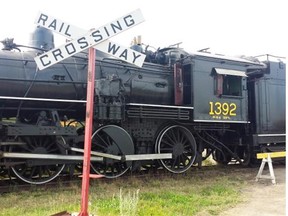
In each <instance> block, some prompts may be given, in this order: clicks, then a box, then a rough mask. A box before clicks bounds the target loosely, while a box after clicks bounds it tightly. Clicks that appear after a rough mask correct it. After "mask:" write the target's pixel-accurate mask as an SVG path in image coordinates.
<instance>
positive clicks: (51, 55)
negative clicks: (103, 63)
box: [34, 9, 145, 70]
mask: <svg viewBox="0 0 288 216" xmlns="http://www.w3.org/2000/svg"><path fill="white" fill-rule="evenodd" d="M143 21H144V18H143V15H142V13H141V11H140V9H138V10H135V11H133V12H131V13H129V14H127V15H125V16H122V17H120V18H118V19H116V20H114V21H112V22H110V23H107V24H106V25H103V26H101V27H99V28H98V29H92V30H90V31H88V32H87V31H85V30H83V29H81V28H78V27H76V26H73V25H70V24H68V23H66V22H63V21H61V20H60V19H56V18H53V17H52V16H49V15H47V14H45V13H39V14H38V16H37V18H36V20H35V24H37V25H39V26H42V27H44V28H47V29H50V30H52V31H53V32H56V33H59V34H61V35H63V36H66V37H68V38H71V39H72V40H71V41H69V42H67V43H66V44H64V45H62V46H60V47H58V48H54V49H52V50H50V51H48V52H45V53H43V54H42V55H39V56H37V57H35V59H34V60H35V62H36V64H37V66H38V68H39V70H43V69H45V68H47V67H50V66H51V65H54V64H56V63H58V62H60V61H62V60H64V59H66V58H68V57H70V56H72V55H75V54H76V53H79V52H81V51H83V50H86V49H88V48H89V47H92V46H95V45H96V46H95V48H96V49H98V50H100V51H102V52H105V53H107V54H110V55H112V56H114V57H116V58H119V59H121V60H123V61H126V62H129V63H132V64H134V65H136V66H139V67H141V66H142V64H143V62H144V60H145V55H144V54H142V53H139V52H137V51H135V50H132V49H129V48H127V47H124V46H121V45H118V44H116V43H114V42H111V41H109V40H107V39H109V38H111V37H113V36H115V35H117V34H119V33H121V32H122V31H125V30H127V29H130V28H132V27H134V26H136V25H138V24H139V23H141V22H143Z"/></svg>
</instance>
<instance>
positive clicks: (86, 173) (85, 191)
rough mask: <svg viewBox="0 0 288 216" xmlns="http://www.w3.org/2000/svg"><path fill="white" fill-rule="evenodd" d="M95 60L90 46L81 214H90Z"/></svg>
mask: <svg viewBox="0 0 288 216" xmlns="http://www.w3.org/2000/svg"><path fill="white" fill-rule="evenodd" d="M95 60H96V50H95V49H94V48H89V52H88V74H87V99H86V100H87V102H86V121H85V138H84V159H83V177H82V195H81V212H80V213H79V216H88V215H89V214H88V202H89V200H88V197H89V181H90V153H91V137H92V128H93V107H94V89H95Z"/></svg>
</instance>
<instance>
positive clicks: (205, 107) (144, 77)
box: [0, 28, 286, 184]
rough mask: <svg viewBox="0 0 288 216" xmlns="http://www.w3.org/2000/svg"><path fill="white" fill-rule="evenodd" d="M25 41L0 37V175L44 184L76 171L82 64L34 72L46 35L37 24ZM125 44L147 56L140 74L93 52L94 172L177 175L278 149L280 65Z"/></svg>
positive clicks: (80, 59) (48, 44) (49, 44)
mask: <svg viewBox="0 0 288 216" xmlns="http://www.w3.org/2000/svg"><path fill="white" fill-rule="evenodd" d="M31 42H32V43H31V46H32V47H33V49H31V47H30V49H29V50H27V51H25V52H24V51H21V49H22V47H23V46H19V45H16V44H14V42H13V40H5V41H3V44H4V47H3V49H2V51H0V118H1V120H0V137H1V139H0V175H1V174H2V175H6V173H7V170H11V171H12V173H13V174H14V175H15V176H16V177H18V178H20V179H21V180H23V181H25V182H27V183H31V184H43V183H46V182H49V181H51V180H53V179H55V178H56V177H57V176H58V175H59V174H60V173H61V172H62V171H63V170H66V171H70V172H73V171H74V170H75V169H77V168H81V162H82V160H83V146H84V144H83V143H84V127H85V122H84V120H85V104H86V103H85V100H86V98H85V97H86V88H87V82H86V81H87V63H88V60H87V53H80V54H78V55H75V56H74V57H72V58H69V59H67V60H65V61H63V62H61V63H58V64H56V65H54V66H51V67H49V68H47V69H45V70H43V71H39V70H38V69H37V66H36V64H35V62H34V57H35V56H36V55H39V54H41V53H43V52H45V51H47V50H49V49H51V48H53V47H54V44H53V35H52V33H51V32H49V31H48V30H45V29H42V28H38V29H37V30H36V31H35V33H34V34H33V35H32V39H31ZM132 48H134V49H137V50H141V51H142V52H143V53H145V54H146V60H145V63H144V65H143V67H142V68H139V67H136V66H133V65H130V64H128V63H124V62H122V61H120V60H117V59H113V58H111V57H110V58H109V57H107V56H105V54H102V53H100V52H98V51H97V60H96V80H95V104H94V123H93V127H94V133H93V136H92V149H91V168H92V171H94V172H96V173H98V174H102V175H105V176H106V177H107V178H114V177H118V176H121V175H122V174H124V173H125V172H127V171H128V170H137V169H141V168H143V167H145V168H146V169H148V168H150V167H164V168H165V169H167V170H169V171H170V172H173V173H183V172H185V171H187V170H188V169H189V168H190V167H191V166H192V165H193V164H198V165H201V163H202V161H203V160H205V159H206V158H208V157H209V156H210V155H212V156H213V158H214V160H216V161H217V162H218V163H222V164H227V163H229V162H231V161H232V160H233V161H238V162H239V163H242V164H244V165H248V164H249V163H252V162H254V161H255V156H256V153H257V152H265V151H266V152H267V151H278V150H285V71H286V69H285V64H284V63H283V61H281V60H279V59H277V60H276V61H275V60H273V61H271V56H268V55H267V56H266V60H265V61H262V62H261V61H259V60H258V59H257V58H246V57H241V58H240V57H239V58H234V57H233V58H231V57H226V56H222V55H213V54H210V53H207V52H197V53H188V52H185V51H184V50H182V49H180V48H175V47H169V48H164V49H158V50H157V51H155V52H152V51H149V50H148V49H147V47H146V49H142V46H141V45H135V46H133V47H132ZM75 123H77V124H75ZM65 167H66V168H65Z"/></svg>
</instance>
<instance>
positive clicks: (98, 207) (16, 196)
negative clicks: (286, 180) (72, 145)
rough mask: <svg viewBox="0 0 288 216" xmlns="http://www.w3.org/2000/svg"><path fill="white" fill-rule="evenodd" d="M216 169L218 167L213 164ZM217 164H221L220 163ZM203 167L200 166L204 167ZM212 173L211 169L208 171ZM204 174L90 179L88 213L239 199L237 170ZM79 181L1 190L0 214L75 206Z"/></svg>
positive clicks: (220, 206)
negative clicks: (68, 183) (42, 187)
mask: <svg viewBox="0 0 288 216" xmlns="http://www.w3.org/2000/svg"><path fill="white" fill-rule="evenodd" d="M217 169H218V168H217ZM221 169H223V168H221ZM205 170H206V169H205ZM211 173H212V174H211ZM213 173H215V171H213V170H212V169H211V172H209V171H207V173H204V174H203V173H202V172H198V170H195V169H191V170H190V171H189V172H188V174H186V175H171V176H169V177H153V176H151V175H149V174H148V175H145V176H144V177H141V178H140V177H133V176H130V177H123V178H119V179H114V180H103V179H100V180H91V186H90V194H89V201H90V202H89V213H90V214H94V215H99V216H101V215H105V216H114V215H123V216H124V215H125V216H132V215H139V216H144V215H145V216H147V215H155V216H161V215H163V216H170V215H171V216H172V215H173V216H175V215H177V216H178V215H179V216H181V215H197V214H201V213H203V212H205V215H209V214H210V215H218V214H219V213H220V212H221V211H223V210H225V209H227V208H230V207H231V206H234V205H236V204H237V203H239V202H241V201H242V198H241V193H240V190H241V188H242V187H243V186H244V185H245V182H244V181H242V180H241V179H240V178H239V177H237V174H233V172H230V173H227V172H225V171H223V172H216V174H213ZM80 201H81V183H77V184H76V183H73V185H71V186H69V187H64V188H63V187H61V186H60V185H59V186H58V187H55V188H51V189H38V188H37V187H35V188H34V189H32V191H23V192H20V193H17V188H16V189H15V192H11V193H7V194H1V195H0V215H5V216H9V215H11V216H14V215H21V216H25V215H27V216H28V215H29V216H45V215H52V214H55V213H58V212H62V211H64V210H66V211H68V212H69V213H72V212H79V211H80Z"/></svg>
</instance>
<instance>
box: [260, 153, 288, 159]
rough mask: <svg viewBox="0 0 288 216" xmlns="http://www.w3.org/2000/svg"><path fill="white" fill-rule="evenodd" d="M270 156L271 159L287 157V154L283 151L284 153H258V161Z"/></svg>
mask: <svg viewBox="0 0 288 216" xmlns="http://www.w3.org/2000/svg"><path fill="white" fill-rule="evenodd" d="M268 154H269V155H270V158H281V157H286V152H285V151H282V152H270V153H258V154H257V159H263V158H268Z"/></svg>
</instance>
